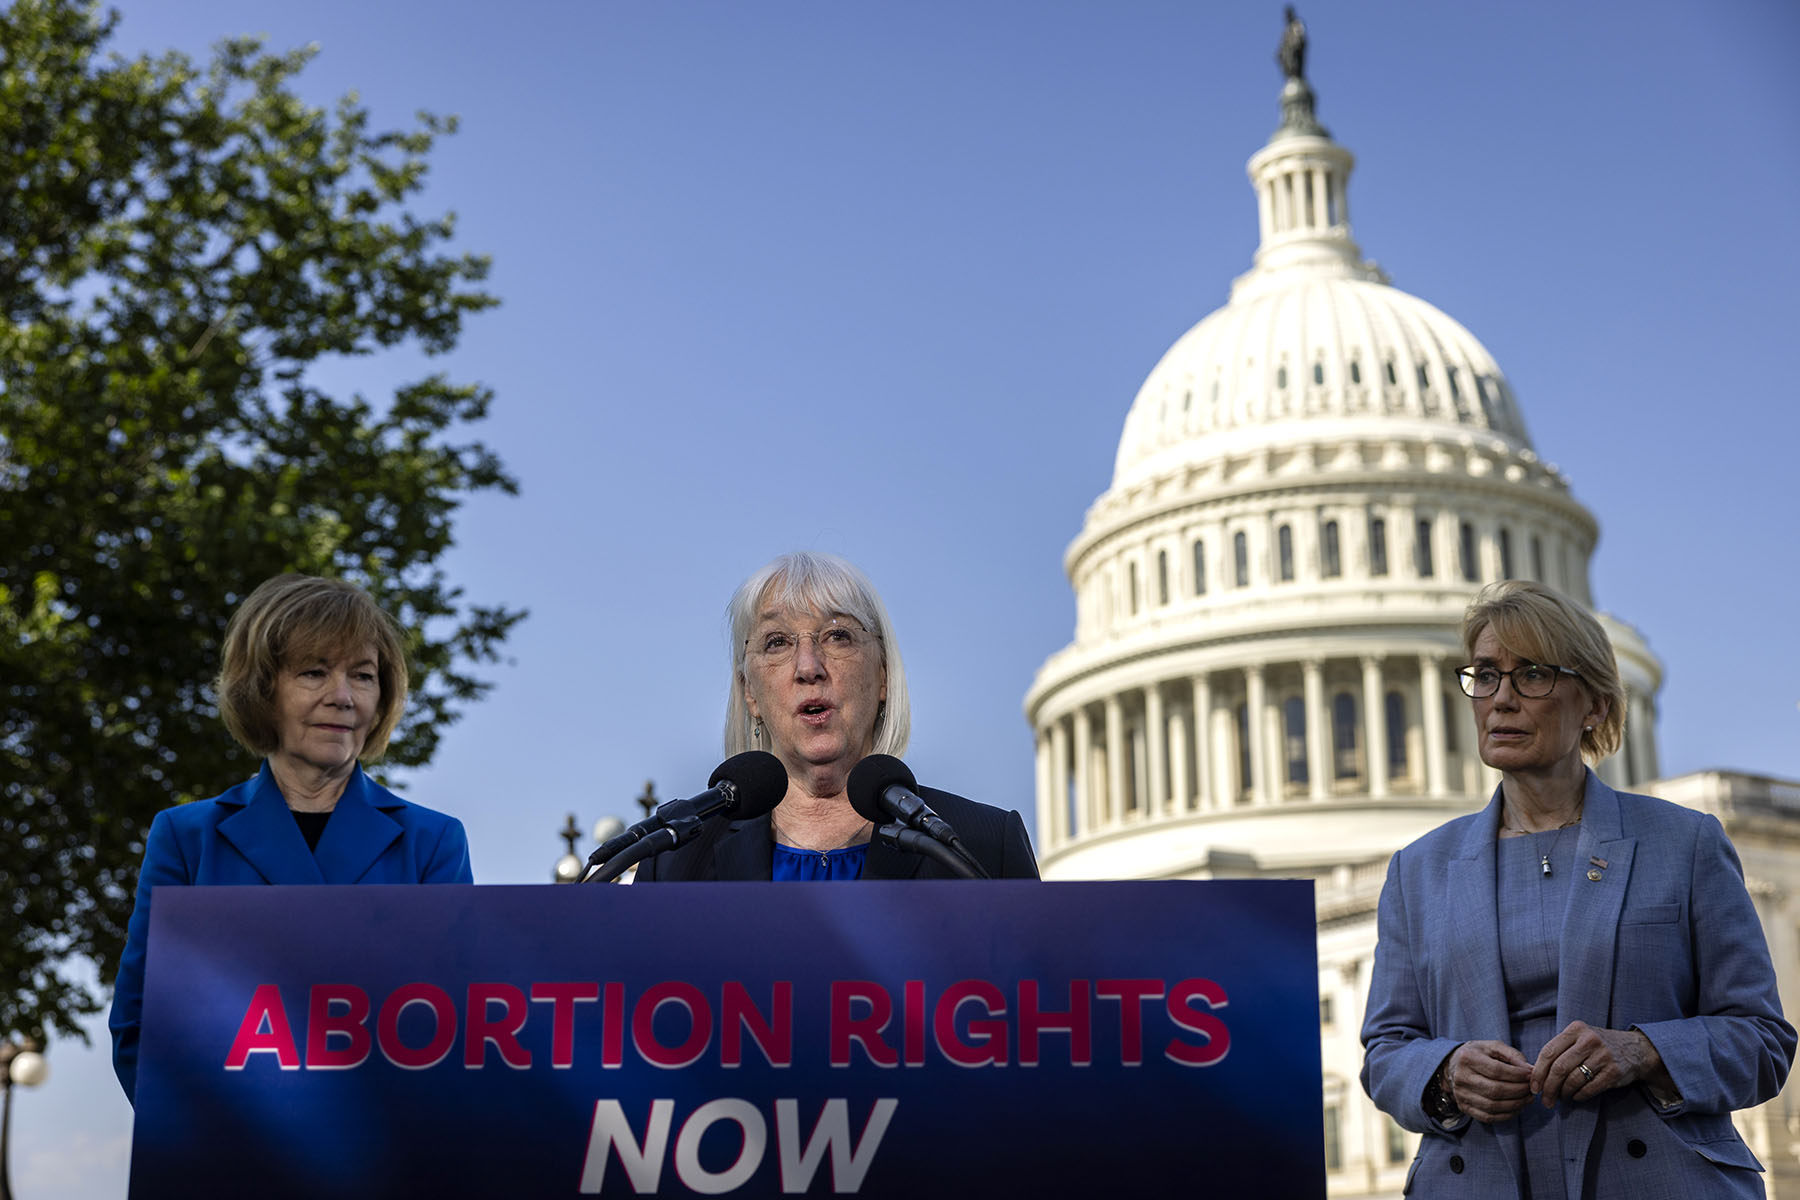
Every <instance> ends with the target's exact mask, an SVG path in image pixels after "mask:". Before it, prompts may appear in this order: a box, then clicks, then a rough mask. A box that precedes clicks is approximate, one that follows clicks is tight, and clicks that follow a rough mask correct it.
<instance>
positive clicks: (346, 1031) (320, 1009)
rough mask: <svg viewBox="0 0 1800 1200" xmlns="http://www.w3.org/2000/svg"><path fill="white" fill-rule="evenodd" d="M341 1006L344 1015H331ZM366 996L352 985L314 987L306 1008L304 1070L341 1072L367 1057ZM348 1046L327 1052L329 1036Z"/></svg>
mask: <svg viewBox="0 0 1800 1200" xmlns="http://www.w3.org/2000/svg"><path fill="white" fill-rule="evenodd" d="M336 1004H341V1005H343V1006H344V1011H343V1012H341V1013H333V1012H332V1011H331V1009H332V1006H333V1005H336ZM368 1020H369V993H367V992H365V991H363V990H362V989H361V988H359V987H357V986H356V985H355V984H353V983H315V984H314V985H313V988H312V996H311V999H310V1000H309V1001H308V1003H307V1008H306V1069H307V1070H309V1071H342V1070H346V1069H348V1068H350V1067H360V1066H362V1065H363V1063H364V1062H366V1061H367V1060H368V1057H369V1047H370V1045H371V1044H372V1039H371V1038H370V1037H369V1028H368ZM334 1035H335V1036H338V1037H342V1038H347V1039H348V1040H349V1043H350V1044H349V1045H347V1046H344V1047H342V1048H340V1049H337V1050H333V1049H332V1048H331V1038H332V1037H333V1036H334Z"/></svg>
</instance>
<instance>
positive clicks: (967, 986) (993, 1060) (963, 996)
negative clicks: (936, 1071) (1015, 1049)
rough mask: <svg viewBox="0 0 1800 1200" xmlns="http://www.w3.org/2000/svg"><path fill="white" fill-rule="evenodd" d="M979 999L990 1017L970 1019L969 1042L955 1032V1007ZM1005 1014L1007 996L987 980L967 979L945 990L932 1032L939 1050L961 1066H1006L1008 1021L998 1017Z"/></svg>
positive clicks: (933, 1022) (934, 1016)
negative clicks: (1000, 1019)
mask: <svg viewBox="0 0 1800 1200" xmlns="http://www.w3.org/2000/svg"><path fill="white" fill-rule="evenodd" d="M971 1000H973V1001H977V1002H979V1003H980V1004H982V1005H985V1006H986V1008H987V1019H985V1020H984V1019H981V1018H977V1019H975V1020H972V1021H970V1022H969V1037H970V1038H971V1039H972V1040H970V1041H964V1040H963V1039H962V1038H961V1037H960V1036H959V1035H958V1034H957V1031H956V1010H957V1009H958V1008H960V1007H962V1005H963V1004H964V1003H965V1002H967V1001H971ZM1005 1015H1006V997H1005V996H1003V995H1001V994H1000V989H999V988H997V987H995V986H994V985H993V984H991V983H989V982H987V980H985V979H964V980H960V981H959V982H957V983H953V984H951V985H950V986H949V987H948V988H946V989H944V994H943V995H942V996H939V997H938V1002H937V1010H936V1012H935V1013H934V1014H933V1015H932V1032H933V1033H934V1034H935V1035H936V1037H937V1045H938V1050H939V1052H940V1053H942V1054H943V1056H944V1057H945V1058H947V1059H949V1060H950V1061H951V1062H953V1063H955V1064H956V1065H957V1066H959V1067H986V1066H997V1067H1004V1066H1005V1065H1006V1022H1005V1021H999V1020H995V1019H994V1018H996V1017H1001V1016H1005Z"/></svg>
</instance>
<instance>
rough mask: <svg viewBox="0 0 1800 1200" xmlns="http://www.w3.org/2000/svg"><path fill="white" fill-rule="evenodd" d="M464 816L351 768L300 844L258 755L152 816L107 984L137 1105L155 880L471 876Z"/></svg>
mask: <svg viewBox="0 0 1800 1200" xmlns="http://www.w3.org/2000/svg"><path fill="white" fill-rule="evenodd" d="M474 881H475V880H474V876H473V874H472V873H471V872H470V870H469V839H468V837H467V835H466V834H464V833H463V827H462V822H460V821H458V820H457V819H456V818H454V817H447V816H445V815H444V814H443V813H440V812H433V811H432V810H431V809H429V808H422V807H420V806H419V805H417V804H412V803H409V802H408V801H405V800H402V799H401V798H400V797H398V796H396V795H394V794H393V793H392V792H390V791H388V790H387V789H386V788H384V787H382V786H381V785H380V784H378V783H375V782H373V781H372V780H370V779H369V778H368V776H366V775H364V774H363V771H362V768H361V767H360V766H359V767H357V768H356V769H355V771H354V772H353V773H352V775H351V776H350V780H349V782H348V783H346V784H345V785H344V794H343V795H342V796H340V797H338V802H337V807H336V808H335V809H334V810H333V811H332V814H331V820H330V821H328V822H326V825H325V832H324V834H323V835H322V836H321V837H320V838H319V845H318V849H317V851H314V850H311V849H309V848H308V847H307V845H306V838H305V836H304V835H303V834H302V833H301V832H300V826H299V825H298V824H297V823H296V822H295V820H294V817H293V814H292V813H291V812H289V811H288V806H287V801H286V799H284V798H283V796H282V794H281V788H280V787H279V786H277V785H276V783H275V776H274V775H273V774H272V773H271V772H270V770H269V764H268V763H266V762H265V763H264V764H263V768H262V772H261V773H260V774H258V775H257V777H256V778H255V779H252V780H250V781H248V782H247V783H240V784H238V785H237V786H236V787H234V788H232V789H231V790H230V791H228V792H226V793H224V794H223V795H220V796H215V797H213V798H212V799H211V800H201V801H197V802H195V803H193V804H183V805H181V806H179V807H177V808H171V809H166V810H164V811H163V812H160V813H157V814H156V819H155V820H154V821H152V822H151V823H150V836H149V838H148V839H147V840H146V841H145V843H144V866H143V869H142V870H141V871H140V872H139V874H138V890H137V907H136V908H135V909H133V910H132V913H131V924H130V926H129V927H128V929H127V931H126V935H125V953H124V954H122V955H121V956H120V957H119V978H118V981H117V982H116V983H115V984H114V985H113V1005H112V1013H111V1015H110V1016H109V1017H108V1019H107V1024H108V1025H109V1026H110V1027H111V1029H112V1039H113V1070H114V1071H115V1072H117V1073H118V1076H119V1082H120V1083H121V1084H122V1085H123V1086H124V1088H125V1095H126V1097H127V1098H129V1099H132V1100H133V1102H134V1103H135V1096H136V1092H137V1056H138V1023H139V1021H140V1019H141V1018H142V1015H143V1009H144V955H145V950H146V949H147V946H146V943H147V942H148V940H149V936H150V901H151V899H152V897H153V894H154V892H155V889H156V888H159V887H167V886H171V885H176V886H179V885H189V884H258V883H283V884H288V883H473V882H474Z"/></svg>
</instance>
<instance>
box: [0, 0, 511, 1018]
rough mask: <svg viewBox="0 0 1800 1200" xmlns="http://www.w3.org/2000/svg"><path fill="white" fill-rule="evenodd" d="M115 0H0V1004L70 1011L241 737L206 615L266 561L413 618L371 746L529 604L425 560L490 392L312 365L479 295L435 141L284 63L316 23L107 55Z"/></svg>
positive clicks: (465, 678) (425, 129)
mask: <svg viewBox="0 0 1800 1200" xmlns="http://www.w3.org/2000/svg"><path fill="white" fill-rule="evenodd" d="M116 21H117V16H116V14H102V13H100V12H99V11H98V10H97V8H95V7H91V6H88V5H84V4H80V3H76V2H74V0H14V2H13V3H12V5H11V6H10V7H9V8H6V9H4V10H3V11H0V180H3V181H4V185H3V186H0V896H5V897H6V898H7V901H8V903H9V904H10V906H11V907H10V911H9V913H8V914H7V919H6V920H5V921H4V923H3V928H0V1033H3V1032H11V1031H33V1032H40V1031H45V1030H48V1029H51V1028H55V1029H60V1030H63V1031H68V1032H78V1030H77V1028H76V1025H75V1019H76V1018H77V1017H78V1016H79V1015H81V1014H83V1013H91V1012H94V1011H97V1010H98V1008H99V1007H100V1004H101V1003H102V996H101V995H100V994H98V993H96V992H95V991H94V990H92V989H91V988H89V987H88V986H86V985H85V984H84V983H83V982H82V979H83V976H84V973H85V972H84V970H83V968H82V965H81V963H80V961H79V960H80V959H83V958H85V959H89V960H92V961H93V962H94V963H97V964H99V965H100V968H101V972H102V976H103V982H110V978H111V972H112V970H113V964H114V963H115V962H116V959H117V956H118V951H119V947H120V946H121V944H122V942H123V938H124V927H125V921H126V919H127V917H128V916H129V914H130V911H131V904H132V895H133V890H134V888H135V884H136V876H137V866H138V861H139V858H140V856H141V854H142V848H143V838H144V835H145V833H146V831H147V830H148V827H149V822H150V818H151V817H152V816H153V815H154V814H155V813H156V812H157V811H158V810H160V809H162V808H165V807H167V806H169V805H171V804H177V803H180V802H182V801H185V800H190V799H194V798H196V797H202V796H208V795H212V794H214V793H216V792H218V791H220V790H222V789H223V788H225V787H227V786H229V785H231V784H232V783H234V782H237V781H238V780H241V779H244V778H247V777H248V776H249V775H250V774H252V773H253V771H254V769H255V765H256V764H255V763H254V762H253V761H251V760H250V759H249V757H248V756H247V755H246V754H245V753H244V752H243V751H241V750H240V749H239V748H238V747H237V746H236V745H235V744H233V743H232V742H231V740H230V739H229V737H227V736H226V734H225V731H224V728H223V726H222V725H221V723H220V722H219V721H218V719H217V710H216V708H215V705H214V697H213V693H212V688H211V683H210V680H211V677H212V676H213V674H214V673H215V672H216V670H217V664H218V656H217V647H218V644H219V640H220V636H221V634H222V632H223V628H224V622H225V620H226V618H227V617H228V616H229V615H230V613H231V611H232V609H233V608H234V607H235V606H236V604H237V602H238V601H239V600H241V599H242V598H243V597H244V596H245V595H246V594H247V593H248V592H249V590H250V589H251V588H253V587H255V586H256V584H258V583H260V582H261V581H262V580H264V579H266V578H268V577H269V576H271V575H275V574H278V573H280V572H281V571H284V570H300V571H307V572H312V573H327V574H336V575H341V576H343V577H346V578H350V579H354V580H356V581H357V582H359V583H361V584H363V585H365V586H366V587H367V588H369V590H370V591H371V592H372V593H373V594H374V595H375V596H376V597H377V598H378V599H379V600H380V601H381V602H382V603H383V604H384V605H385V606H386V607H387V608H388V610H389V611H390V612H393V613H394V614H395V615H396V616H398V617H399V618H400V620H401V621H402V623H403V624H404V625H405V626H406V627H407V628H408V629H410V630H412V631H414V643H413V649H414V653H415V659H414V663H413V678H414V686H415V689H416V690H415V702H414V703H413V704H412V705H411V706H410V711H409V715H408V719H407V722H406V724H404V725H403V726H402V728H401V730H400V732H399V734H398V735H397V736H396V738H395V742H394V746H393V748H392V749H391V750H390V752H389V757H388V761H389V762H390V763H395V764H398V765H401V766H410V765H416V764H419V763H423V762H426V761H428V760H429V759H430V758H431V755H432V752H433V750H434V749H435V747H436V745H437V739H438V736H439V734H440V732H441V731H442V730H443V728H444V727H445V725H447V724H448V723H449V722H451V721H453V720H454V719H455V717H456V715H457V713H458V712H459V710H460V708H461V707H462V706H464V705H466V704H467V703H468V702H470V701H472V700H474V699H475V698H477V697H479V696H480V695H481V694H482V692H483V691H485V690H486V688H487V686H488V685H487V684H485V683H483V682H481V681H480V680H478V679H476V678H474V677H472V676H471V675H470V674H469V673H468V671H469V670H470V669H471V667H472V666H473V664H476V663H479V662H483V661H492V660H493V659H494V658H495V657H496V655H497V652H498V650H499V646H500V643H501V641H502V639H503V638H504V637H505V635H506V633H507V631H508V630H509V628H510V627H511V626H512V625H513V624H514V623H515V622H516V621H517V620H518V619H519V618H520V617H521V616H523V613H520V612H514V611H508V610H506V609H504V608H500V607H482V606H478V605H474V604H470V603H465V602H464V601H463V598H462V593H461V592H460V590H458V589H456V588H454V587H452V586H451V585H450V584H449V583H448V581H447V580H446V578H445V576H444V573H443V571H442V570H441V569H440V568H439V567H438V566H437V565H436V564H437V561H438V559H439V558H440V556H441V555H442V554H443V553H444V551H445V550H447V549H448V548H449V547H450V545H451V541H452V538H451V535H452V529H451V518H452V516H453V515H454V513H455V511H456V509H457V507H458V505H459V503H460V502H461V500H462V498H463V497H465V496H467V495H468V494H470V493H472V492H477V491H481V490H484V489H494V488H497V489H500V490H502V491H505V492H512V491H515V490H516V485H515V484H514V482H513V480H512V479H511V478H510V477H509V476H508V475H507V474H506V472H505V470H504V468H503V467H502V465H501V463H500V461H499V460H498V459H497V458H496V457H495V456H494V455H493V454H492V453H491V452H490V451H489V450H488V449H487V448H486V447H485V446H483V445H482V444H481V443H479V442H475V441H467V440H461V441H459V440H457V439H458V438H459V437H461V436H462V434H461V433H460V432H459V431H460V428H461V427H462V426H463V425H465V424H467V423H468V422H473V421H477V420H480V419H481V418H482V417H483V416H485V414H486V412H487V408H488V403H489V401H490V399H491V396H490V393H489V392H488V391H487V390H486V389H485V388H482V387H477V386H468V385H459V384H455V383H452V382H451V381H450V380H448V379H447V378H445V377H444V376H443V375H441V374H440V375H433V376H431V377H429V378H425V379H423V380H421V381H419V382H417V383H413V384H411V385H409V386H405V387H402V388H400V389H398V390H397V391H396V392H395V394H394V395H393V396H392V397H391V398H386V399H384V401H383V402H382V403H380V404H372V403H371V402H369V401H368V400H366V399H365V398H364V397H363V396H361V395H352V396H350V397H349V398H337V397H334V396H331V395H327V394H326V393H325V392H324V391H321V390H320V389H319V388H318V387H317V386H315V385H314V384H315V377H316V376H317V374H318V370H317V368H318V366H319V364H322V363H329V362H334V361H345V360H350V359H353V358H354V356H359V355H368V354H372V353H376V352H378V351H381V350H383V349H385V348H390V347H412V348H416V349H418V350H422V351H423V352H425V353H427V354H431V353H438V352H442V351H445V350H448V349H449V348H451V347H452V346H453V345H454V344H455V342H456V339H457V337H458V335H459V333H460V331H461V326H462V320H463V317H464V316H465V314H468V313H472V312H476V311H479V310H481V309H484V308H487V307H489V306H490V305H492V304H493V303H495V300H494V298H493V297H492V296H490V295H488V294H487V293H486V292H484V291H483V290H481V287H480V284H481V281H482V280H483V279H484V278H485V277H486V274H487V262H486V260H485V259H483V258H480V257H475V256H470V255H461V254H452V253H450V252H449V250H448V243H449V241H450V238H451V235H452V227H451V220H450V218H449V217H444V218H441V219H436V220H421V219H418V218H416V217H414V216H413V215H412V214H411V213H409V212H408V211H407V208H406V202H407V200H408V199H409V197H413V196H414V195H415V194H416V193H417V192H418V191H419V189H420V188H421V186H422V183H423V180H424V176H425V170H426V157H427V154H428V153H429V151H430V150H431V147H432V144H433V141H434V139H435V138H436V137H437V136H438V135H440V134H446V133H449V132H452V131H453V130H454V122H453V121H451V120H448V119H443V118H438V117H434V116H431V115H429V114H423V113H422V114H420V115H419V117H418V124H417V127H416V128H414V129H412V130H410V131H404V132H376V131H372V130H371V128H370V123H369V114H368V112H367V110H366V109H364V108H363V107H361V106H360V105H359V104H358V103H357V100H356V98H355V96H354V95H351V96H348V97H345V98H344V99H343V100H342V101H341V102H340V103H338V105H337V106H336V108H335V111H334V112H329V113H328V112H326V111H323V110H321V109H319V108H317V107H314V106H312V105H309V104H307V103H306V102H304V101H303V100H302V99H300V97H299V96H298V95H296V93H295V91H294V90H293V83H294V80H295V76H296V75H297V74H298V72H299V71H300V70H301V69H302V68H303V67H304V65H305V64H306V62H307V60H308V58H309V57H310V54H311V51H307V50H302V51H296V52H293V53H288V54H274V53H268V52H265V51H264V50H263V49H262V47H261V46H260V44H259V43H258V42H256V41H253V40H235V41H226V42H222V43H220V45H219V46H218V47H217V48H216V51H215V53H214V57H213V59H212V61H211V63H210V64H209V65H206V66H199V65H196V64H195V63H194V62H192V61H191V60H190V59H189V58H187V57H186V56H184V55H181V54H174V53H171V54H165V55H162V56H158V57H149V56H146V57H140V58H136V59H129V60H128V59H125V58H122V57H120V56H118V55H116V54H110V55H104V56H103V55H102V53H101V48H102V46H103V45H104V44H105V42H106V41H107V39H108V38H109V37H110V35H111V32H112V29H113V26H114V24H115V23H116Z"/></svg>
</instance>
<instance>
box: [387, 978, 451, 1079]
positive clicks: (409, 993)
mask: <svg viewBox="0 0 1800 1200" xmlns="http://www.w3.org/2000/svg"><path fill="white" fill-rule="evenodd" d="M415 1004H423V1005H424V1006H425V1007H426V1008H428V1009H430V1010H431V1015H432V1018H433V1021H434V1023H435V1024H434V1027H433V1029H432V1032H431V1038H430V1040H429V1041H427V1042H426V1043H425V1044H424V1045H423V1046H418V1047H413V1046H408V1045H407V1044H406V1043H405V1042H403V1041H401V1040H400V1014H402V1013H404V1012H405V1011H406V1010H407V1009H408V1008H410V1007H412V1006H413V1005H415ZM375 1040H376V1043H377V1044H378V1045H379V1046H380V1047H381V1053H382V1054H383V1055H385V1056H386V1058H387V1060H388V1061H389V1062H391V1063H393V1064H394V1065H395V1066H396V1067H400V1068H402V1069H404V1070H407V1071H422V1070H424V1069H425V1068H426V1067H435V1066H437V1065H438V1064H439V1063H440V1062H443V1061H444V1056H445V1055H446V1054H449V1053H450V1047H452V1046H454V1045H455V1044H456V1005H455V1004H454V1003H453V1002H452V1001H451V999H450V995H449V993H448V992H446V991H444V989H443V988H441V987H438V986H437V985H436V984H434V983H409V984H406V985H405V986H403V987H398V988H395V989H394V990H393V992H392V993H391V994H389V996H388V998H387V1000H386V1001H384V1002H383V1003H382V1006H381V1016H380V1018H379V1019H378V1020H377V1021H376V1023H375Z"/></svg>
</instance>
